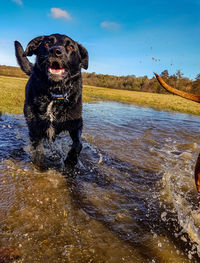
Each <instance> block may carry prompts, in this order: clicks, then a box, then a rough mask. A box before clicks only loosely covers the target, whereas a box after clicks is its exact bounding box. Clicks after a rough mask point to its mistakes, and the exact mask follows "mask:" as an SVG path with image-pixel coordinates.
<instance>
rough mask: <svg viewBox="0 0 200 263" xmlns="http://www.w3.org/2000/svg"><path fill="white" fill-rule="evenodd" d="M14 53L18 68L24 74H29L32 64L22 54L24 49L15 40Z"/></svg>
mask: <svg viewBox="0 0 200 263" xmlns="http://www.w3.org/2000/svg"><path fill="white" fill-rule="evenodd" d="M15 55H16V58H17V63H18V64H19V66H20V68H21V69H22V70H23V71H24V72H25V73H26V75H28V76H30V75H31V73H32V70H33V64H32V63H31V62H30V61H29V60H28V59H27V57H26V56H25V55H24V49H23V47H22V45H21V44H20V43H19V42H18V41H15Z"/></svg>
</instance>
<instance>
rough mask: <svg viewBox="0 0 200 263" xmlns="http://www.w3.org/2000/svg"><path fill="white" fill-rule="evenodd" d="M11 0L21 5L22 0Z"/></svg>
mask: <svg viewBox="0 0 200 263" xmlns="http://www.w3.org/2000/svg"><path fill="white" fill-rule="evenodd" d="M12 1H13V2H15V3H16V4H18V5H20V6H23V2H22V0H12Z"/></svg>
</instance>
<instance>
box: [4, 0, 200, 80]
mask: <svg viewBox="0 0 200 263" xmlns="http://www.w3.org/2000/svg"><path fill="white" fill-rule="evenodd" d="M0 23H1V29H0V64H1V65H14V66H16V65H17V64H16V59H15V55H14V48H13V41H14V40H18V41H20V42H21V43H22V45H23V46H24V48H25V47H26V45H27V43H28V42H29V41H30V40H31V39H32V38H34V37H36V36H39V35H48V34H52V33H62V34H66V35H68V36H70V37H71V38H73V39H74V40H76V41H78V42H79V43H81V44H83V45H84V46H85V47H86V48H87V50H88V52H89V58H90V60H89V69H88V72H96V73H102V74H112V75H136V76H144V75H147V76H148V77H152V76H153V72H154V71H155V72H157V73H160V72H162V71H163V70H165V69H168V71H169V73H170V74H174V73H176V71H177V70H178V69H180V70H181V71H182V72H183V73H184V75H185V76H186V77H189V78H191V79H194V78H195V77H196V75H197V74H198V73H200V0H173V1H171V0H168V1H166V0H162V1H161V0H152V1H150V0H149V1H144V0H132V1H130V0H117V1H116V0H115V1H114V0H111V1H108V0H107V1H106V0H101V1H94V0H93V1H92V0H82V1H76V0H73V1H69V0H56V1H55V0H48V1H44V0H43V1H42V0H40V1H39V0H34V1H31V0H1V8H0ZM32 61H33V60H32Z"/></svg>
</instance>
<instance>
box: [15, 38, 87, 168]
mask: <svg viewBox="0 0 200 263" xmlns="http://www.w3.org/2000/svg"><path fill="white" fill-rule="evenodd" d="M15 53H16V58H17V61H18V64H19V65H20V67H21V69H22V70H23V71H24V72H25V73H26V74H27V75H29V76H30V78H29V80H28V82H27V85H26V91H25V104H24V115H25V118H26V123H27V125H28V129H29V136H30V141H31V144H32V146H33V147H34V148H37V146H38V145H39V143H40V142H41V141H42V140H43V139H49V140H55V138H56V136H57V135H58V134H59V133H61V132H63V131H68V132H69V134H70V136H71V139H72V141H73V144H72V147H71V149H70V151H69V153H68V155H67V158H66V160H65V164H66V165H70V166H74V165H75V164H76V163H77V161H78V156H79V154H80V151H81V149H82V142H81V133H82V127H83V121H82V77H81V68H84V69H87V68H88V52H87V50H86V49H85V48H84V47H83V46H82V45H80V44H79V43H77V42H76V41H74V40H72V39H71V38H69V37H68V36H66V35H60V34H52V35H50V36H39V37H36V38H34V39H33V40H31V41H30V42H29V44H28V45H27V47H26V50H25V52H24V50H23V47H22V46H21V44H20V43H19V42H18V41H15ZM32 55H36V62H35V64H34V65H33V64H32V63H30V62H29V60H28V59H27V56H32Z"/></svg>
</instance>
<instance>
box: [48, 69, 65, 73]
mask: <svg viewBox="0 0 200 263" xmlns="http://www.w3.org/2000/svg"><path fill="white" fill-rule="evenodd" d="M49 71H50V73H51V74H56V75H62V74H63V73H65V69H64V68H59V69H55V68H50V69H49Z"/></svg>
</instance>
